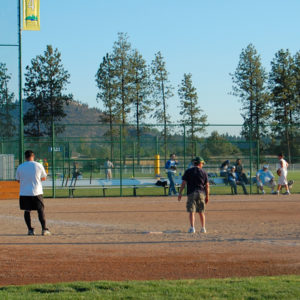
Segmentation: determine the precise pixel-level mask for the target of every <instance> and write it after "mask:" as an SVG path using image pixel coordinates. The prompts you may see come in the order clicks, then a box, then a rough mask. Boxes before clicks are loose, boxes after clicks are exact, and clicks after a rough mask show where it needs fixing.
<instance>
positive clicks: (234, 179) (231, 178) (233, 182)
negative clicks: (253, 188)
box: [228, 166, 248, 195]
mask: <svg viewBox="0 0 300 300" xmlns="http://www.w3.org/2000/svg"><path fill="white" fill-rule="evenodd" d="M228 182H229V184H230V186H231V187H232V188H233V190H234V193H235V195H237V185H241V186H242V188H243V191H244V194H245V195H248V192H247V189H246V186H245V183H244V182H243V181H242V180H240V179H239V177H238V175H237V174H236V172H235V166H232V167H231V170H230V172H229V173H228Z"/></svg>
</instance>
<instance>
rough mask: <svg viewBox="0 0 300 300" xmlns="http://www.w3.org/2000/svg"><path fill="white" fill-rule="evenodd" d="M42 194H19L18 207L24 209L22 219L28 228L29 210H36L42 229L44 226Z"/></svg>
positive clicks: (29, 223)
mask: <svg viewBox="0 0 300 300" xmlns="http://www.w3.org/2000/svg"><path fill="white" fill-rule="evenodd" d="M43 200H44V199H43V195H37V196H20V209H22V210H24V211H25V212H24V219H25V223H26V225H27V227H28V229H29V230H30V229H32V227H31V216H30V212H31V211H32V210H36V211H37V212H38V217H39V221H40V223H41V226H42V229H47V228H46V219H45V213H44V202H43Z"/></svg>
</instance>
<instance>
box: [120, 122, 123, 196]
mask: <svg viewBox="0 0 300 300" xmlns="http://www.w3.org/2000/svg"><path fill="white" fill-rule="evenodd" d="M122 155H123V154H122V125H120V196H121V197H122V196H123V187H122V183H123V182H122V167H123V166H122Z"/></svg>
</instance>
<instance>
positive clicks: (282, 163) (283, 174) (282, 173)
mask: <svg viewBox="0 0 300 300" xmlns="http://www.w3.org/2000/svg"><path fill="white" fill-rule="evenodd" d="M278 159H279V169H278V170H277V174H278V175H279V178H278V186H277V194H278V195H279V193H280V190H281V187H282V186H284V187H285V189H286V192H285V193H284V195H290V189H289V185H288V181H287V173H288V171H287V169H288V166H289V164H288V162H287V161H286V160H285V159H284V158H283V153H279V154H278Z"/></svg>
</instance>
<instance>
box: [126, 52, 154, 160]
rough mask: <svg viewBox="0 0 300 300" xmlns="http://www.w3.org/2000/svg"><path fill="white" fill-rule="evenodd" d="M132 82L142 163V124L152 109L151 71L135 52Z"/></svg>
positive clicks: (132, 64)
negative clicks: (150, 96) (150, 97)
mask: <svg viewBox="0 0 300 300" xmlns="http://www.w3.org/2000/svg"><path fill="white" fill-rule="evenodd" d="M130 66H131V78H132V79H131V82H132V99H133V100H132V105H133V107H134V108H133V110H134V118H135V121H136V134H137V158H138V164H139V163H140V148H141V143H140V139H141V130H140V123H141V120H144V119H145V117H146V116H147V114H148V113H149V112H150V109H151V101H150V99H149V95H150V81H149V70H148V67H147V64H146V61H145V60H144V59H143V57H142V55H141V54H140V53H139V52H138V51H137V50H135V51H134V52H133V55H132V56H131V58H130Z"/></svg>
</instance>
